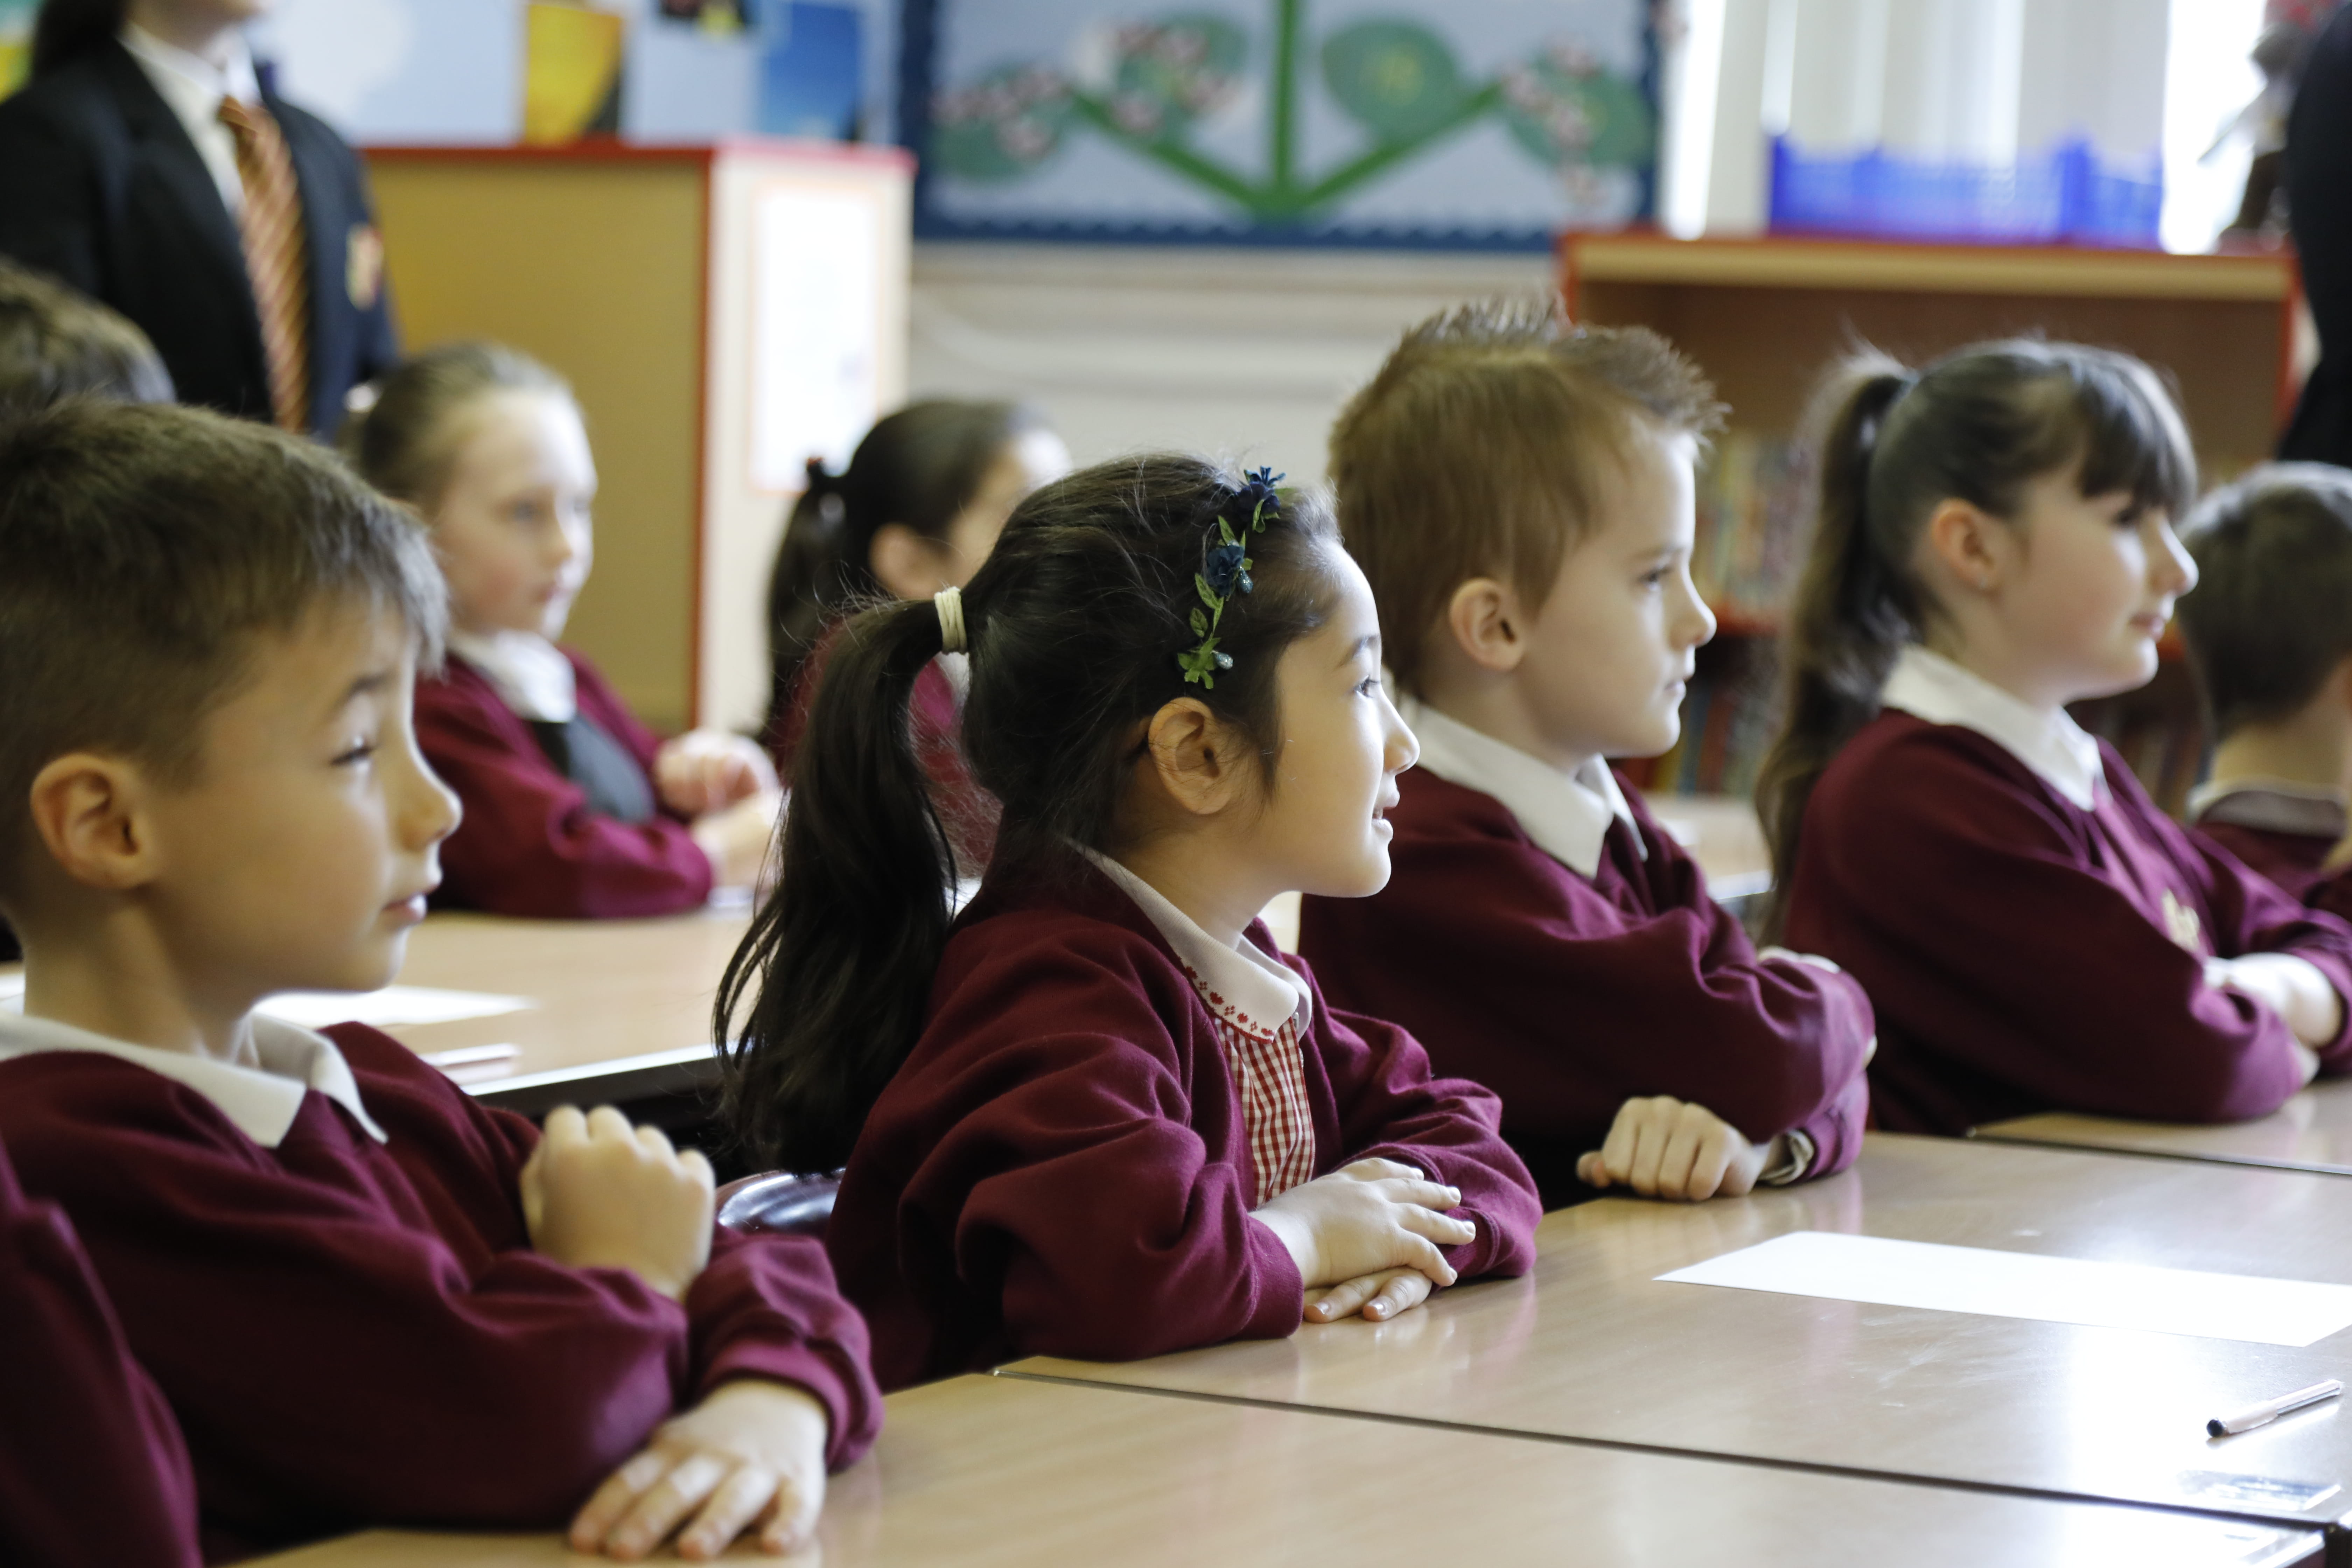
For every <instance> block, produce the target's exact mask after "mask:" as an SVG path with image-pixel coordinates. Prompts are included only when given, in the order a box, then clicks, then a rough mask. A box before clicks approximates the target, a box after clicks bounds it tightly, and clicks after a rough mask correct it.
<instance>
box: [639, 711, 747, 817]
mask: <svg viewBox="0 0 2352 1568" xmlns="http://www.w3.org/2000/svg"><path fill="white" fill-rule="evenodd" d="M654 787H655V788H656V789H657V790H658V791H660V793H661V800H662V804H663V805H666V806H667V807H669V808H670V810H672V811H674V812H677V814H678V815H679V816H689V817H692V816H707V815H709V813H711V812H714V811H724V810H725V809H727V807H729V806H730V805H734V804H735V803H736V802H737V801H739V800H749V799H750V798H751V797H752V796H753V795H766V794H769V793H771V792H772V791H773V790H774V789H775V787H776V770H775V766H774V764H773V763H770V762H769V761H768V753H767V752H763V751H761V749H760V748H759V747H758V746H757V745H755V744H753V743H752V742H750V741H748V740H746V739H744V738H743V737H742V736H740V735H738V734H735V733H732V732H731V731H726V730H689V731H687V732H686V733H685V734H683V735H680V736H678V737H677V739H676V740H674V741H671V742H667V744H665V745H664V746H663V747H662V749H661V751H660V752H658V753H656V755H655V757H654Z"/></svg>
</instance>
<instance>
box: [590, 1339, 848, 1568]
mask: <svg viewBox="0 0 2352 1568" xmlns="http://www.w3.org/2000/svg"><path fill="white" fill-rule="evenodd" d="M831 1435H832V1423H831V1422H830V1420H829V1419H828V1418H827V1416H826V1415H825V1410H824V1405H820V1404H818V1403H817V1401H816V1400H815V1399H814V1397H812V1396H811V1395H810V1394H808V1393H806V1392H805V1391H804V1390H802V1389H798V1388H793V1387H792V1386H790V1385H788V1384H781V1383H761V1382H755V1381H747V1382H741V1383H730V1384H726V1385H725V1386H724V1387H721V1388H719V1389H717V1390H715V1391H714V1392H713V1393H712V1394H710V1396H709V1398H707V1399H705V1400H704V1401H703V1402H702V1403H701V1404H699V1405H696V1406H695V1407H694V1408H693V1409H691V1410H689V1411H688V1412H687V1413H686V1414H685V1415H680V1416H678V1417H677V1419H675V1420H672V1421H667V1422H665V1423H663V1425H662V1426H661V1428H660V1429H659V1430H658V1431H656V1432H655V1434H654V1436H653V1440H652V1441H651V1442H649V1443H647V1444H646V1447H645V1450H644V1451H643V1452H642V1453H640V1454H638V1455H637V1456H636V1457H635V1458H633V1459H631V1460H630V1461H629V1462H628V1463H627V1464H625V1465H623V1466H622V1467H621V1468H619V1469H617V1470H615V1471H614V1472H613V1474H612V1476H611V1478H610V1479H607V1480H606V1481H605V1482H604V1485H603V1486H601V1487H599V1488H597V1489H596V1495H595V1496H594V1497H592V1498H590V1499H589V1500H588V1506H587V1507H585V1508H583V1509H582V1510H580V1516H579V1517H578V1518H577V1519H575V1520H573V1521H572V1550H573V1551H575V1552H604V1553H605V1554H606V1555H608V1556H612V1557H618V1558H622V1559H625V1560H629V1561H634V1560H635V1559H637V1558H640V1557H643V1556H645V1555H646V1553H648V1552H652V1551H653V1550H654V1549H655V1548H656V1547H657V1546H659V1545H660V1544H661V1543H662V1542H664V1541H666V1540H667V1539H668V1538H669V1536H670V1533H671V1531H677V1530H678V1529H679V1526H680V1525H681V1524H683V1525H684V1526H685V1528H684V1530H683V1531H681V1532H680V1533H679V1534H678V1538H677V1554H678V1555H679V1556H680V1557H687V1558H692V1559H696V1560H698V1561H703V1560H708V1559H709V1558H713V1557H716V1556H718V1555H719V1553H720V1552H725V1551H726V1550H727V1548H728V1547H729V1546H730V1544H732V1543H733V1542H734V1540H735V1538H736V1537H737V1536H738V1535H740V1534H741V1533H743V1531H746V1530H748V1529H755V1528H756V1529H757V1530H758V1531H759V1532H760V1549H761V1551H762V1552H775V1553H782V1552H792V1551H795V1550H797V1549H799V1548H800V1547H802V1546H803V1545H805V1544H807V1542H808V1541H809V1539H810V1537H811V1534H812V1532H813V1531H814V1530H815V1528H816V1520H817V1514H818V1512H819V1511H820V1510H823V1508H824V1450H825V1444H826V1442H827V1440H828V1439H829V1438H830V1436H831ZM689 1516H690V1518H689Z"/></svg>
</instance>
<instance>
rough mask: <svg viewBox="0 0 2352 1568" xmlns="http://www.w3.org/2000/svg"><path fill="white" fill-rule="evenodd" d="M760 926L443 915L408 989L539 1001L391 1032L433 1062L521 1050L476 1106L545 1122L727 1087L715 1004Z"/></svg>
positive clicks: (417, 945) (691, 917)
mask: <svg viewBox="0 0 2352 1568" xmlns="http://www.w3.org/2000/svg"><path fill="white" fill-rule="evenodd" d="M748 923H749V917H748V916H747V915H743V914H739V913H716V912H697V913H694V914H684V915H672V916H669V917H668V918H667V919H663V920H650V921H509V920H499V919H496V918H493V917H491V916H488V915H466V914H438V915H435V916H433V917H432V918H431V919H429V920H427V921H425V923H424V924H423V925H421V926H419V927H418V928H417V929H416V930H415V931H414V932H412V933H411V934H410V936H409V939H408V961H407V963H405V964H404V965H403V966H402V968H401V972H400V983H401V984H404V985H433V986H446V987H447V988H449V989H451V990H457V991H492V992H500V993H506V994H513V995H518V996H529V997H531V998H533V999H534V1000H535V1001H536V1002H537V1003H538V1004H539V1005H537V1006H535V1007H532V1008H530V1009H528V1010H526V1011H524V1012H520V1013H501V1014H499V1015H496V1016H491V1017H487V1018H461V1019H458V1020H456V1021H454V1022H451V1023H446V1024H407V1025H402V1026H397V1027H394V1028H393V1029H391V1030H390V1031H388V1032H389V1033H391V1034H392V1035H394V1037H397V1038H398V1039H399V1040H400V1041H401V1042H402V1043H403V1044H404V1045H406V1046H409V1047H412V1048H414V1049H415V1050H416V1051H418V1052H420V1053H423V1054H425V1055H431V1054H433V1053H436V1052H439V1051H446V1050H450V1049H453V1048H456V1047H465V1046H482V1045H491V1044H511V1045H513V1046H515V1047H518V1049H517V1054H516V1056H515V1058H514V1061H513V1070H512V1071H511V1073H509V1074H506V1075H502V1076H499V1077H493V1078H488V1079H479V1078H470V1077H469V1081H468V1082H467V1088H468V1089H471V1090H472V1091H473V1093H474V1095H475V1096H476V1098H478V1099H480V1100H488V1101H490V1102H491V1103H493V1104H498V1105H503V1106H506V1107H508V1108H509V1110H520V1111H523V1112H524V1113H526V1114H531V1115H536V1114H538V1113H539V1112H541V1111H543V1110H548V1109H550V1108H551V1107H552V1106H555V1105H558V1104H562V1103H564V1102H566V1101H579V1100H582V1099H583V1097H586V1098H589V1099H595V1100H634V1099H639V1098H642V1097H644V1096H646V1095H650V1094H659V1093H668V1092H676V1091H680V1090H686V1089H696V1088H698V1087H701V1086H703V1085H706V1084H709V1083H712V1082H715V1081H716V1080H717V1079H718V1076H719V1063H718V1058H717V1056H716V1055H715V1053H714V1052H713V1051H712V1050H711V1047H710V1005H711V999H712V998H713V997H714V996H715V995H717V994H718V991H719V973H720V972H721V971H723V970H724V969H725V968H726V967H727V960H728V958H729V957H730V955H732V954H733V952H735V947H736V944H737V943H738V942H740V941H741V940H742V938H743V931H744V928H745V927H746V925H747V924H748Z"/></svg>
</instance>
